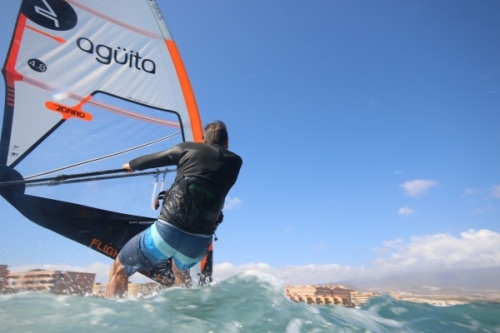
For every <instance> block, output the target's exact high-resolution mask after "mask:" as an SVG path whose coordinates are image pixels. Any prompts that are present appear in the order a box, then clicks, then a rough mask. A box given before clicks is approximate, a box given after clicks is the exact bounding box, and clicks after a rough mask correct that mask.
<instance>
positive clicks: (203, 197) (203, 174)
mask: <svg viewBox="0 0 500 333" xmlns="http://www.w3.org/2000/svg"><path fill="white" fill-rule="evenodd" d="M129 164H130V166H131V168H132V169H133V170H144V169H148V168H157V167H162V166H169V165H177V175H176V178H175V181H174V183H173V184H172V186H171V187H170V190H169V191H167V192H166V196H165V200H164V202H163V205H162V209H161V212H160V217H159V218H160V219H161V220H164V221H166V222H168V223H171V224H173V225H175V226H177V227H178V228H180V229H181V230H184V231H186V232H189V233H194V234H203V235H212V234H213V233H214V231H215V229H216V227H217V225H218V224H219V223H220V222H221V212H222V208H223V206H224V200H225V197H226V195H227V193H228V192H229V190H230V189H231V187H232V186H233V184H234V183H235V182H236V179H237V177H238V174H239V171H240V168H241V165H242V159H241V157H240V156H238V155H236V154H235V153H233V152H230V151H229V150H227V149H226V148H224V147H222V146H219V145H210V144H205V143H194V142H183V143H180V144H178V145H176V146H174V147H172V148H170V149H167V150H164V151H161V152H158V153H155V154H150V155H145V156H141V157H138V158H136V159H133V160H132V161H130V162H129Z"/></svg>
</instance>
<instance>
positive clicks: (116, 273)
mask: <svg viewBox="0 0 500 333" xmlns="http://www.w3.org/2000/svg"><path fill="white" fill-rule="evenodd" d="M127 291H128V276H127V273H126V272H125V267H123V265H122V263H121V262H120V259H119V257H118V256H116V259H115V261H114V262H113V264H112V265H111V269H110V271H109V282H108V287H107V288H106V295H105V297H113V296H117V297H125V296H126V295H127Z"/></svg>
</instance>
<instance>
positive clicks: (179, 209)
mask: <svg viewBox="0 0 500 333" xmlns="http://www.w3.org/2000/svg"><path fill="white" fill-rule="evenodd" d="M223 206H224V195H223V193H222V191H221V190H219V189H218V188H217V186H216V185H215V184H214V183H213V182H212V181H210V180H209V179H207V178H205V177H201V176H189V175H187V176H182V177H181V178H180V179H178V180H176V181H175V182H174V184H172V186H171V187H170V190H169V191H168V192H167V193H166V197H165V200H164V202H163V206H162V209H161V213H160V219H161V220H164V221H168V222H169V223H171V224H173V225H175V226H177V227H179V228H180V229H182V230H184V231H187V232H190V233H194V234H203V235H212V234H213V233H214V232H215V229H216V228H217V226H218V225H219V224H220V222H222V219H221V217H222V208H223Z"/></svg>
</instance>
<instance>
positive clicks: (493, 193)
mask: <svg viewBox="0 0 500 333" xmlns="http://www.w3.org/2000/svg"><path fill="white" fill-rule="evenodd" d="M490 197H492V198H495V199H500V185H494V186H492V187H491V189H490Z"/></svg>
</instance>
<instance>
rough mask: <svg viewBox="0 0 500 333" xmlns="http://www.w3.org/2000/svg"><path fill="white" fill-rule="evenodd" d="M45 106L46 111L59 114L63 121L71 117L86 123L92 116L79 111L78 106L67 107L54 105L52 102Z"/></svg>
mask: <svg viewBox="0 0 500 333" xmlns="http://www.w3.org/2000/svg"><path fill="white" fill-rule="evenodd" d="M45 106H46V107H47V109H49V110H51V111H55V112H59V113H60V114H61V115H62V116H63V119H69V118H71V117H74V118H79V119H82V120H86V121H91V120H92V115H91V114H90V113H88V112H85V111H83V110H82V109H81V107H80V105H77V106H73V107H69V106H66V105H62V104H58V103H54V102H50V101H49V102H46V103H45Z"/></svg>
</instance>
